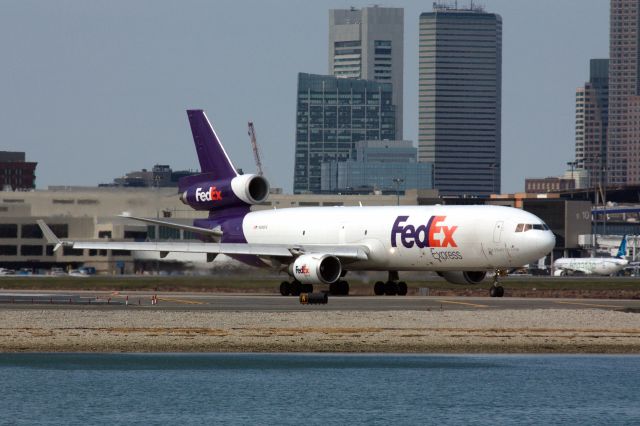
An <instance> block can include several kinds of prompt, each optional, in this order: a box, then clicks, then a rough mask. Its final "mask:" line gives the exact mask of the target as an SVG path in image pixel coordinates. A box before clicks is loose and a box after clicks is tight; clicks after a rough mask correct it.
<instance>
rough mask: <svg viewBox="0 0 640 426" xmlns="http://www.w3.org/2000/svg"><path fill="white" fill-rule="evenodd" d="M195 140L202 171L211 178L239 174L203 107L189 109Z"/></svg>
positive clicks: (223, 177) (224, 177) (226, 177)
mask: <svg viewBox="0 0 640 426" xmlns="http://www.w3.org/2000/svg"><path fill="white" fill-rule="evenodd" d="M187 116H188V117H189V124H190V125H191V133H193V142H194V143H195V145H196V152H197V153H198V160H200V170H201V173H206V174H207V175H208V178H209V179H213V180H217V179H231V178H234V177H236V176H238V173H237V172H236V169H235V168H234V167H233V164H232V163H231V160H230V159H229V156H228V155H227V153H226V152H225V150H224V147H223V146H222V144H221V143H220V139H218V135H216V132H215V130H213V127H212V126H211V123H209V119H208V118H207V116H206V115H205V113H204V111H203V110H201V109H190V110H187Z"/></svg>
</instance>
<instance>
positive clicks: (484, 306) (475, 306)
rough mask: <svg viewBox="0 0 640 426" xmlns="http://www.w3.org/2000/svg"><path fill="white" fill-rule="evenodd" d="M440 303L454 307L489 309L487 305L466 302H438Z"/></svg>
mask: <svg viewBox="0 0 640 426" xmlns="http://www.w3.org/2000/svg"><path fill="white" fill-rule="evenodd" d="M439 302H440V303H452V304H454V305H466V306H473V307H474V308H490V307H491V306H489V305H478V304H477V303H468V302H454V301H453V300H439Z"/></svg>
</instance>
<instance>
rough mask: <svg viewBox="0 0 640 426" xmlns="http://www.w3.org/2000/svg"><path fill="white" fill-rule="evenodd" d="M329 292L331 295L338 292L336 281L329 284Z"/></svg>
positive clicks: (335, 294)
mask: <svg viewBox="0 0 640 426" xmlns="http://www.w3.org/2000/svg"><path fill="white" fill-rule="evenodd" d="M329 294H330V295H332V296H337V295H339V294H340V292H339V288H338V282H337V281H336V282H335V283H331V284H329Z"/></svg>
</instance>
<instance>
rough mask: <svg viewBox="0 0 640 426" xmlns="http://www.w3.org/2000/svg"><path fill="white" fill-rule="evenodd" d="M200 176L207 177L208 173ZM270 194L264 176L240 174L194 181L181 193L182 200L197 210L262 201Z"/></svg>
mask: <svg viewBox="0 0 640 426" xmlns="http://www.w3.org/2000/svg"><path fill="white" fill-rule="evenodd" d="M199 176H202V177H203V178H205V177H206V174H203V175H199ZM190 178H191V179H193V177H190ZM268 196H269V182H268V181H267V180H266V179H265V178H264V177H262V176H259V175H239V176H236V177H234V178H233V179H220V180H202V181H198V182H196V183H193V184H191V185H190V186H189V187H188V188H187V189H186V190H185V191H184V192H183V193H182V195H180V200H181V201H182V202H183V203H184V204H187V205H189V206H191V207H192V208H194V209H195V210H215V209H219V208H222V207H225V208H226V207H232V206H241V205H247V204H248V205H253V204H258V203H262V202H263V201H265V200H266V199H267V197H268Z"/></svg>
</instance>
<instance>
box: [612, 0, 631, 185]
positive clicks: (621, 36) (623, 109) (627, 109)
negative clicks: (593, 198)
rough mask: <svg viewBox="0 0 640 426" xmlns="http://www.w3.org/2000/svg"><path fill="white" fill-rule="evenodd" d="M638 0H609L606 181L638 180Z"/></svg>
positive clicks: (623, 182)
mask: <svg viewBox="0 0 640 426" xmlns="http://www.w3.org/2000/svg"><path fill="white" fill-rule="evenodd" d="M639 30H640V0H611V10H610V25H609V31H610V33H609V123H608V124H609V126H608V134H607V150H606V152H607V156H606V157H607V158H606V164H607V167H606V173H605V178H604V183H605V184H615V185H619V184H626V183H633V184H637V183H640V139H639V138H638V137H639V136H640V96H639V95H640V87H639V86H638V84H639V80H640V69H639V67H638V61H640V43H639V40H638V38H639V37H640V31H639Z"/></svg>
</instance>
